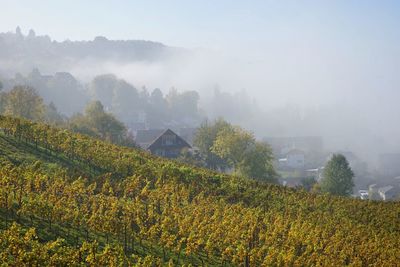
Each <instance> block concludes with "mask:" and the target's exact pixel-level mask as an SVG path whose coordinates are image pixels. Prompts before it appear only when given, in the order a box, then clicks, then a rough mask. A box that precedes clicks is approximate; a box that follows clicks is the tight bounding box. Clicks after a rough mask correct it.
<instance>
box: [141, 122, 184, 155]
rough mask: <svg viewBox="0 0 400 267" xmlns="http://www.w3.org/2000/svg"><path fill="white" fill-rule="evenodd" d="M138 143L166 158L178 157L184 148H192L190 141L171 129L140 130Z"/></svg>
mask: <svg viewBox="0 0 400 267" xmlns="http://www.w3.org/2000/svg"><path fill="white" fill-rule="evenodd" d="M136 143H137V144H138V145H139V146H140V147H141V148H143V149H145V150H148V151H150V152H151V153H152V154H154V155H157V156H161V157H166V158H177V157H178V156H179V155H180V154H181V151H182V150H183V149H185V148H187V149H190V148H191V146H190V145H189V143H188V142H186V141H185V140H184V139H183V138H182V137H180V136H179V135H177V134H176V133H174V132H173V131H172V130H170V129H167V130H141V131H138V133H137V136H136Z"/></svg>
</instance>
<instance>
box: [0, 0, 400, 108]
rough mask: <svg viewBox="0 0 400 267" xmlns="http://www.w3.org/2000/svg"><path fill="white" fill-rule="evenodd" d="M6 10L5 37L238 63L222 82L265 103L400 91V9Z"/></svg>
mask: <svg viewBox="0 0 400 267" xmlns="http://www.w3.org/2000/svg"><path fill="white" fill-rule="evenodd" d="M0 3H1V13H0V31H1V32H5V31H14V30H15V28H16V26H17V25H19V26H20V27H21V28H22V31H23V33H25V34H27V32H28V30H29V29H31V28H33V29H34V30H35V31H36V34H38V35H42V34H47V35H49V36H50V37H51V38H52V39H55V40H57V41H63V40H65V39H70V40H92V39H93V38H94V37H95V36H106V37H107V38H109V39H144V40H152V41H158V42H162V43H164V44H167V45H171V46H177V47H185V48H190V49H193V48H205V49H210V50H213V51H217V52H220V53H221V54H223V55H228V56H229V57H231V58H237V60H238V61H237V63H232V64H231V63H227V64H225V65H221V66H219V65H218V66H217V68H224V67H229V68H233V67H234V65H235V64H237V65H239V64H242V65H243V66H241V68H238V69H235V70H233V71H231V72H226V73H223V74H224V75H225V76H226V77H223V78H225V79H230V77H232V76H236V77H237V76H239V75H240V76H242V77H240V78H241V79H240V80H239V81H236V80H233V81H232V85H233V86H234V85H237V87H238V88H243V87H245V88H247V89H249V90H250V91H251V90H253V92H265V93H264V94H258V95H259V96H262V97H264V98H267V97H269V96H270V95H271V94H270V93H269V92H270V91H271V90H272V91H273V92H274V93H275V94H277V95H278V98H279V99H282V100H283V101H289V102H290V101H291V99H292V100H293V101H294V102H296V101H297V102H301V101H305V100H307V99H310V95H311V96H314V95H316V96H321V97H322V98H321V101H320V102H323V100H330V99H334V98H335V97H333V95H334V94H336V95H340V94H337V92H342V93H343V92H345V93H346V92H350V91H351V94H350V96H354V95H358V94H359V92H362V91H366V90H368V94H367V95H366V97H369V98H371V99H373V100H374V99H376V97H375V95H374V93H376V92H379V91H380V90H385V91H387V92H390V91H395V90H397V89H398V88H397V86H398V84H400V78H399V76H400V75H398V73H397V71H398V70H399V69H400V46H399V44H400V15H399V14H400V1H385V0H379V1H369V0H358V1H354V0H341V1H339V0H338V1H324V0H318V1H317V0H315V1H295V0H292V1H291V0H287V1H283V0H279V1H278V0H277V1H269V0H249V1H242V0H201V1H200V0H198V1H193V0H169V1H161V0H160V1H153V0H146V1H145V0H143V1H135V0H129V1H128V0H125V1H123V0H113V1H111V0H110V1H107V0H40V1H37V0H35V1H33V0H26V1H21V0H0ZM206 65H207V64H205V66H206ZM216 71H218V70H216ZM209 72H211V73H213V72H214V70H213V69H211V70H209ZM236 77H235V78H236ZM201 78H202V77H201ZM223 78H221V80H223ZM212 82H214V81H212ZM215 82H219V80H218V79H215ZM230 85H231V84H227V85H226V86H225V87H226V88H225V89H227V87H230ZM168 86H169V85H168ZM193 87H194V88H191V89H198V88H196V87H195V86H193ZM235 89H237V88H235ZM279 94H280V95H279ZM331 96H332V97H331ZM323 98H325V99H323ZM340 99H341V100H340V101H342V100H343V98H340Z"/></svg>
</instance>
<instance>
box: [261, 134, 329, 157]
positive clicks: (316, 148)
mask: <svg viewBox="0 0 400 267" xmlns="http://www.w3.org/2000/svg"><path fill="white" fill-rule="evenodd" d="M263 140H264V141H265V142H267V143H268V144H269V145H270V146H271V148H272V149H273V151H274V154H275V155H277V156H283V155H285V154H287V153H288V152H289V151H290V150H292V149H293V148H297V149H300V150H302V151H304V152H307V153H308V152H321V151H323V141H322V137H320V136H294V137H266V138H264V139H263Z"/></svg>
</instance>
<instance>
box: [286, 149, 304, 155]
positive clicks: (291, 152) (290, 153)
mask: <svg viewBox="0 0 400 267" xmlns="http://www.w3.org/2000/svg"><path fill="white" fill-rule="evenodd" d="M299 154H301V155H304V151H303V150H300V149H297V148H294V149H291V150H290V151H289V152H288V153H286V155H299Z"/></svg>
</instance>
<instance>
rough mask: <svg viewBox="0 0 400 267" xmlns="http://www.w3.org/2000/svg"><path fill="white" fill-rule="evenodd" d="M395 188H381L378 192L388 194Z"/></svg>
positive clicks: (388, 186)
mask: <svg viewBox="0 0 400 267" xmlns="http://www.w3.org/2000/svg"><path fill="white" fill-rule="evenodd" d="M393 188H394V187H393V186H391V185H387V186H384V187H381V188H379V189H378V191H379V192H381V193H386V192H388V191H390V190H392V189H393Z"/></svg>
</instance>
